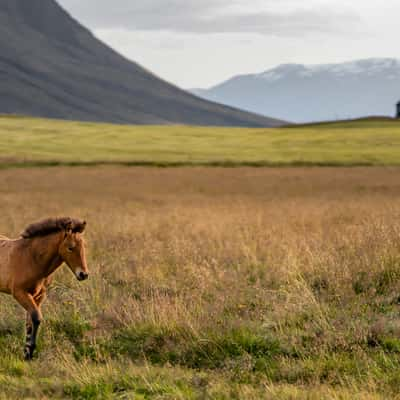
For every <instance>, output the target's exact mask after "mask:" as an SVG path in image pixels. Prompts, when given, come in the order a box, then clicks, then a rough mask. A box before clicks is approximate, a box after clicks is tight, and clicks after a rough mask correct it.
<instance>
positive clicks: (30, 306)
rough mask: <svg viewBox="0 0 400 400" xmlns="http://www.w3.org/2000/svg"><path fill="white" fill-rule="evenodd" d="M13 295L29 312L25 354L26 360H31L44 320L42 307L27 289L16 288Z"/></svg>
mask: <svg viewBox="0 0 400 400" xmlns="http://www.w3.org/2000/svg"><path fill="white" fill-rule="evenodd" d="M13 295H14V298H15V299H16V300H17V301H18V303H19V304H21V306H22V307H24V308H25V310H26V311H27V313H28V316H27V331H26V345H25V350H24V355H25V359H26V360H31V359H32V357H33V352H34V351H35V347H36V337H37V333H38V329H39V325H40V322H41V321H42V313H41V311H40V307H38V305H37V304H36V302H35V299H34V298H33V296H32V295H31V294H30V293H28V292H26V291H25V290H16V291H15V292H14V293H13Z"/></svg>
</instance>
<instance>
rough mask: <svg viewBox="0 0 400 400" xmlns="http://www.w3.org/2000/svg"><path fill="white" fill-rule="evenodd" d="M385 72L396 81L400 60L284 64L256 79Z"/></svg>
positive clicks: (271, 79)
mask: <svg viewBox="0 0 400 400" xmlns="http://www.w3.org/2000/svg"><path fill="white" fill-rule="evenodd" d="M385 71H388V72H390V75H388V79H396V78H397V77H398V76H399V75H400V60H397V59H394V58H371V59H367V60H358V61H351V62H345V63H341V64H316V65H302V64H282V65H279V66H278V67H276V68H273V69H271V70H268V71H265V72H263V73H261V74H258V75H256V77H257V78H261V79H264V80H266V81H269V82H275V81H278V80H281V79H285V78H287V77H288V76H291V75H293V76H299V77H303V78H311V77H313V76H315V75H317V74H330V75H333V76H335V77H343V76H346V75H364V74H365V75H367V76H374V75H377V74H381V73H384V72H385Z"/></svg>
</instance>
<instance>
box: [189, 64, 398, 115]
mask: <svg viewBox="0 0 400 400" xmlns="http://www.w3.org/2000/svg"><path fill="white" fill-rule="evenodd" d="M193 92H194V93H196V94H197V95H199V96H202V97H204V98H206V99H209V100H212V101H218V102H221V103H224V104H229V105H231V106H235V107H240V108H243V109H246V110H250V111H252V112H257V113H261V114H265V113H266V112H267V111H268V113H269V115H273V116H274V117H276V118H282V119H287V120H290V121H294V122H310V121H321V120H332V119H346V118H359V117H363V116H366V115H386V116H393V115H394V106H395V103H396V102H397V101H398V100H400V61H399V60H395V59H387V58H382V59H367V60H359V61H354V62H347V63H343V64H326V65H310V66H305V65H300V64H285V65H280V66H278V67H276V68H274V69H271V70H268V71H266V72H263V73H261V74H254V75H242V76H236V77H234V78H232V79H229V80H228V81H226V82H223V83H222V84H220V85H217V86H215V87H213V88H211V89H208V90H198V89H195V90H193Z"/></svg>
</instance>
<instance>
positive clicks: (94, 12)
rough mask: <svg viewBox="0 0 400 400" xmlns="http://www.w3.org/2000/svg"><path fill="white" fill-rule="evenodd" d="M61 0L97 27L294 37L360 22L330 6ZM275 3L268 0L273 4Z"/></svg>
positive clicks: (240, 0)
mask: <svg viewBox="0 0 400 400" xmlns="http://www.w3.org/2000/svg"><path fill="white" fill-rule="evenodd" d="M59 1H60V3H61V5H62V6H64V7H65V8H66V9H67V10H69V11H71V12H72V14H73V15H74V16H75V17H76V18H78V19H79V20H81V21H82V22H84V23H87V24H89V26H90V27H92V28H95V29H115V28H124V29H127V30H133V31H134V30H141V31H170V32H185V33H197V34H201V33H244V32H245V33H258V34H265V35H278V36H292V35H299V34H307V33H314V32H327V33H329V32H348V31H350V30H353V29H354V27H355V26H357V25H358V24H359V23H360V20H359V18H358V17H357V15H354V14H351V13H345V12H342V13H341V12H338V11H332V10H331V9H326V8H325V9H322V8H320V9H316V10H304V9H303V10H300V9H299V10H297V11H291V12H286V13H277V12H267V11H261V12H254V11H253V12H245V11H242V12H239V11H238V9H235V8H234V7H233V6H235V5H243V4H248V3H249V2H248V1H247V2H246V3H244V1H243V0H234V1H232V0H145V1H143V0H139V1H135V0H114V1H111V2H110V0H84V1H82V0H59ZM277 1H279V0H269V2H270V3H273V4H277ZM281 1H282V0H281ZM247 8H248V9H249V10H251V8H250V7H247ZM242 9H244V8H243V7H242Z"/></svg>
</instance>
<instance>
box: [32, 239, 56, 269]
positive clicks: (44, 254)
mask: <svg viewBox="0 0 400 400" xmlns="http://www.w3.org/2000/svg"><path fill="white" fill-rule="evenodd" d="M61 240H62V238H61V234H60V233H57V234H52V235H48V236H44V237H38V238H35V239H34V240H33V241H32V244H31V253H32V257H33V260H34V262H35V264H36V267H37V268H38V271H40V273H41V275H43V276H46V277H47V276H49V275H50V274H52V273H53V272H54V271H55V270H56V269H57V268H58V267H59V266H60V265H61V264H62V259H61V257H60V256H59V253H58V249H59V246H60V243H61Z"/></svg>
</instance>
